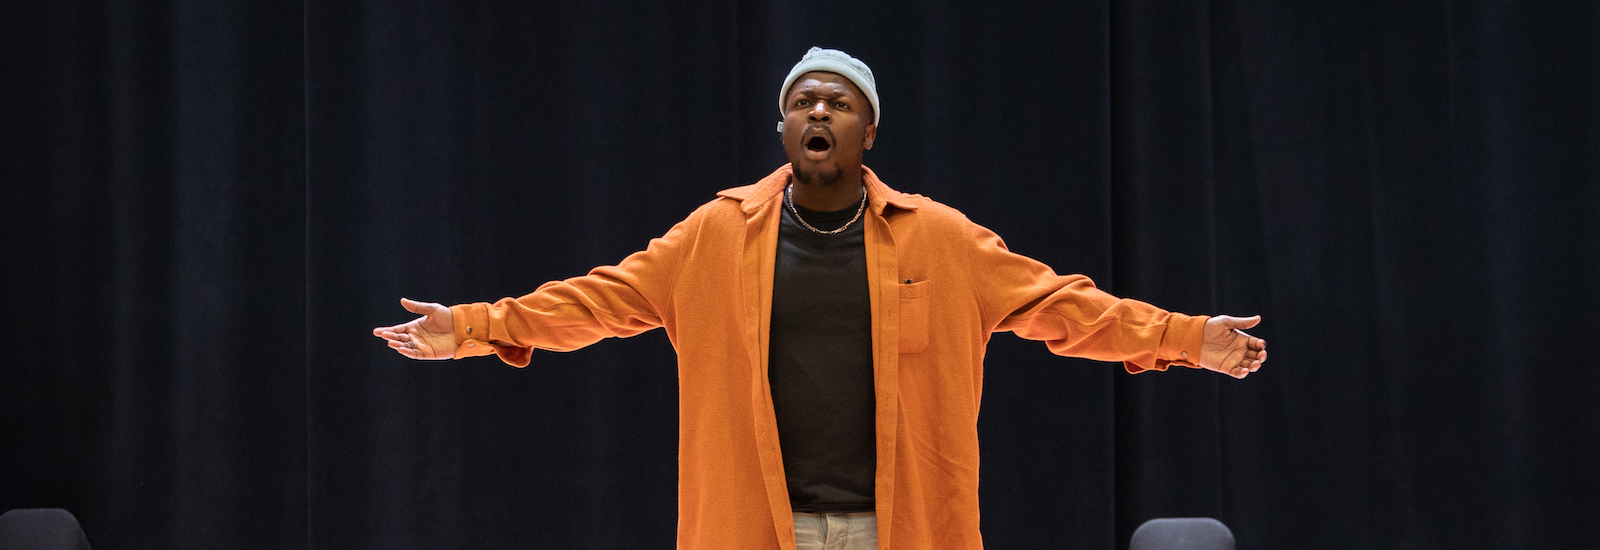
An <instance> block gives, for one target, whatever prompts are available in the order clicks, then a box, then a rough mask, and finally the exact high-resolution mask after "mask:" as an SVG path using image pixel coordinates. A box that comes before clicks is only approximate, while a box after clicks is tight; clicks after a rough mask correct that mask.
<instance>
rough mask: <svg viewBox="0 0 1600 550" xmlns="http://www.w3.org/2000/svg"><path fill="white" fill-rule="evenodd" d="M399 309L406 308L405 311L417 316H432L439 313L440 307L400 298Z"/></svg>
mask: <svg viewBox="0 0 1600 550" xmlns="http://www.w3.org/2000/svg"><path fill="white" fill-rule="evenodd" d="M400 307H403V308H406V311H409V312H412V313H415V314H417V315H432V314H433V313H434V312H437V311H439V308H440V307H442V306H440V305H439V304H435V303H430V302H418V301H416V300H412V299H409V298H401V299H400Z"/></svg>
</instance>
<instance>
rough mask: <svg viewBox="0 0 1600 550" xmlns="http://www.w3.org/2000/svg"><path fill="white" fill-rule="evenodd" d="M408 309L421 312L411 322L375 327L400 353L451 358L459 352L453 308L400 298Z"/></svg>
mask: <svg viewBox="0 0 1600 550" xmlns="http://www.w3.org/2000/svg"><path fill="white" fill-rule="evenodd" d="M400 306H401V307H404V308H406V311H410V312H412V313H416V314H418V315H421V317H418V318H416V319H412V320H411V321H410V322H407V323H401V324H398V325H395V326H392V327H378V328H375V329H372V335H373V336H377V337H379V338H382V339H384V341H386V342H388V343H389V347H390V348H393V349H394V350H395V351H396V352H399V353H400V355H404V356H406V357H410V358H412V359H449V358H451V357H454V356H455V353H456V333H455V321H454V320H453V319H452V315H451V313H450V308H447V307H444V306H443V305H440V304H435V303H432V302H418V301H414V300H408V299H405V298H401V299H400Z"/></svg>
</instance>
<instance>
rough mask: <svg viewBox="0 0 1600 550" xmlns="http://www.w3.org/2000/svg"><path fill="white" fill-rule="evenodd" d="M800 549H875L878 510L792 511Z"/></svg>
mask: <svg viewBox="0 0 1600 550" xmlns="http://www.w3.org/2000/svg"><path fill="white" fill-rule="evenodd" d="M794 541H795V547H796V548H798V549H799V550H878V514H876V513H874V512H856V513H853V514H812V513H808V512H795V513H794Z"/></svg>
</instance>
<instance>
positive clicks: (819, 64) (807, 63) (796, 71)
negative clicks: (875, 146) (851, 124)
mask: <svg viewBox="0 0 1600 550" xmlns="http://www.w3.org/2000/svg"><path fill="white" fill-rule="evenodd" d="M811 71H823V72H829V73H834V74H838V75H839V76H843V77H845V78H848V79H850V81H851V82H854V83H855V85H856V87H857V88H860V89H861V93H863V94H867V101H869V102H871V103H872V124H873V125H874V126H876V125H877V124H878V119H880V118H882V116H883V109H882V108H880V107H879V106H878V83H877V81H875V80H873V79H872V69H869V68H867V64H866V63H862V62H861V60H860V59H856V58H854V57H850V54H847V53H844V52H841V51H839V50H824V49H822V48H818V47H816V46H812V47H811V49H810V50H807V51H806V55H805V56H804V57H801V58H800V62H799V63H795V64H794V68H793V69H789V78H785V79H783V87H782V88H778V115H779V116H780V117H781V116H782V115H783V114H784V113H785V110H784V107H785V106H786V105H787V104H788V103H789V101H788V99H789V98H788V95H789V87H790V86H793V85H794V81H796V80H799V79H800V75H803V74H806V73H809V72H811ZM778 131H779V132H782V131H783V121H782V120H781V119H780V120H779V121H778Z"/></svg>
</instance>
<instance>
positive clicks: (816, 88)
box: [789, 71, 861, 97]
mask: <svg viewBox="0 0 1600 550" xmlns="http://www.w3.org/2000/svg"><path fill="white" fill-rule="evenodd" d="M802 92H805V93H822V94H829V95H845V94H849V95H852V96H856V97H861V88H857V87H856V83H855V82H851V81H850V79H848V78H845V77H844V75H841V74H839V73H830V72H824V71H811V72H809V73H806V74H803V75H800V77H799V78H796V79H795V80H794V86H792V87H790V88H789V95H791V96H792V95H795V94H797V93H802Z"/></svg>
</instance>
